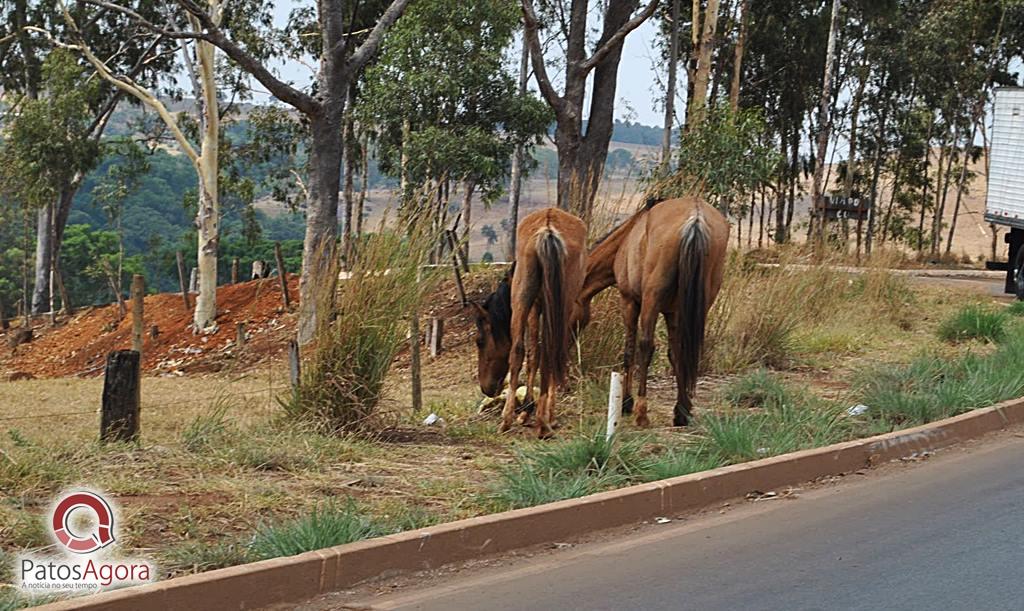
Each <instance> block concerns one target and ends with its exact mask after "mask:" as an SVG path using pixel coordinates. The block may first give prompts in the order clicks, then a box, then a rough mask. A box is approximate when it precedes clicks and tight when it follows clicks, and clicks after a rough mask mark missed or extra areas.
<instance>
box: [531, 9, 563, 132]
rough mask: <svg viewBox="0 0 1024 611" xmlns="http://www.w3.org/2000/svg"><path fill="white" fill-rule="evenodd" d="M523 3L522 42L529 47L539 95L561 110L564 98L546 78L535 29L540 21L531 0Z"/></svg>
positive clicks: (542, 56)
mask: <svg viewBox="0 0 1024 611" xmlns="http://www.w3.org/2000/svg"><path fill="white" fill-rule="evenodd" d="M522 5H523V23H524V26H525V27H524V28H523V44H525V45H528V46H529V47H530V61H531V62H532V63H533V72H534V74H535V75H536V77H537V85H538V86H539V87H540V92H541V95H543V96H544V99H545V100H547V102H548V104H550V105H551V108H553V109H555V112H561V111H562V108H564V106H565V100H563V99H562V98H561V97H559V95H558V92H557V91H555V88H554V86H553V85H552V84H551V79H550V78H548V69H547V66H545V65H544V51H543V50H542V49H541V46H540V36H539V35H538V33H537V30H538V29H540V22H539V20H538V19H537V13H536V12H534V10H533V0H522Z"/></svg>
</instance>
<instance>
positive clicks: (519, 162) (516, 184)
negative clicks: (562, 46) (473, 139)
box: [508, 40, 530, 261]
mask: <svg viewBox="0 0 1024 611" xmlns="http://www.w3.org/2000/svg"><path fill="white" fill-rule="evenodd" d="M529 64H530V47H529V45H527V44H526V40H523V49H522V53H521V55H520V58H519V96H520V97H524V96H525V95H526V86H527V79H528V77H529ZM525 155H526V150H525V147H524V146H523V145H522V144H520V145H519V146H517V147H516V152H515V154H514V155H513V156H512V176H511V185H510V187H509V195H508V199H509V217H508V218H509V223H511V230H510V231H509V232H508V260H509V261H515V258H516V228H517V227H519V199H520V198H521V197H522V193H523V162H524V161H525V159H524V156H525Z"/></svg>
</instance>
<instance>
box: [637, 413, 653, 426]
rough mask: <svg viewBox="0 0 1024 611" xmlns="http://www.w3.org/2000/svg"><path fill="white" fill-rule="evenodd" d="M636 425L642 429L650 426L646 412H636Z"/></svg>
mask: <svg viewBox="0 0 1024 611" xmlns="http://www.w3.org/2000/svg"><path fill="white" fill-rule="evenodd" d="M636 425H637V426H638V427H640V428H642V429H646V428H648V427H649V426H651V420H650V419H649V418H648V417H647V414H637V417H636Z"/></svg>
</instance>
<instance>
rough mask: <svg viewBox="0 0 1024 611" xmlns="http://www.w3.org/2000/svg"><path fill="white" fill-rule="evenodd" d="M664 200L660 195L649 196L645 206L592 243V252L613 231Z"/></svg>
mask: <svg viewBox="0 0 1024 611" xmlns="http://www.w3.org/2000/svg"><path fill="white" fill-rule="evenodd" d="M662 201H665V198H659V197H655V196H653V195H652V196H649V197H648V198H647V199H646V200H644V207H643V208H641V209H639V210H637V211H636V212H635V213H633V214H632V215H631V216H630V217H629V218H627V219H626V220H624V221H622V222H621V223H619V224H618V225H616V226H614V227H612V228H611V230H609V231H608V233H606V234H604V235H603V236H601V237H599V238H598V239H597V240H596V241H595V242H594V243H593V244H591V245H590V252H594V249H595V248H597V247H598V246H600V245H601V243H602V242H604V241H605V240H607V239H608V238H609V237H610V236H611V235H612V234H613V233H615V232H616V231H618V230H619V229H621V228H622V227H623V225H626V224H627V223H629V222H631V221H633V220H634V219H636V218H637V217H639V216H640V215H641V214H643V213H644V212H647V211H648V210H650V209H651V208H653V207H654V205H655V204H657V203H658V202H662Z"/></svg>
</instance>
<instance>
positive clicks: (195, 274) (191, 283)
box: [188, 267, 199, 293]
mask: <svg viewBox="0 0 1024 611" xmlns="http://www.w3.org/2000/svg"><path fill="white" fill-rule="evenodd" d="M188 292H190V293H198V292H199V268H197V267H193V268H192V272H191V273H190V274H189V276H188Z"/></svg>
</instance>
